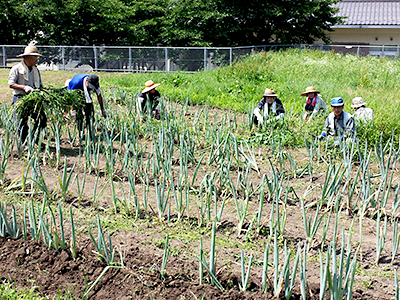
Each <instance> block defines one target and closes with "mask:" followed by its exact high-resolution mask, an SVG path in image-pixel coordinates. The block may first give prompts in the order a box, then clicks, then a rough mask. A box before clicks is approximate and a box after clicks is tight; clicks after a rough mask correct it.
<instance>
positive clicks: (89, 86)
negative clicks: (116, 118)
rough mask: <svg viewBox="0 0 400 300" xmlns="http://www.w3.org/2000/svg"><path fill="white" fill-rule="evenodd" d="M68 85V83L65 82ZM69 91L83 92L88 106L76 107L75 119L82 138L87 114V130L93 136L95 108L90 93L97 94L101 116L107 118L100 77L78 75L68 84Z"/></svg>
mask: <svg viewBox="0 0 400 300" xmlns="http://www.w3.org/2000/svg"><path fill="white" fill-rule="evenodd" d="M65 83H67V81H66V82H65ZM67 89H68V90H70V91H72V90H81V91H83V93H84V95H85V99H86V105H85V106H84V107H83V108H81V107H75V108H74V109H75V111H76V115H75V119H76V122H77V125H78V130H79V134H80V137H81V138H82V136H83V112H82V110H83V111H84V113H85V120H86V129H87V130H88V131H89V133H90V134H92V130H91V129H92V126H91V123H93V116H94V108H93V101H92V98H91V97H90V91H91V90H94V91H95V92H96V96H97V101H98V102H99V105H100V109H101V115H102V116H103V117H104V118H105V117H106V116H107V114H106V111H105V109H104V105H103V96H102V95H101V89H100V83H99V76H97V75H89V74H77V75H75V76H74V77H72V79H71V80H70V81H69V82H68V87H67Z"/></svg>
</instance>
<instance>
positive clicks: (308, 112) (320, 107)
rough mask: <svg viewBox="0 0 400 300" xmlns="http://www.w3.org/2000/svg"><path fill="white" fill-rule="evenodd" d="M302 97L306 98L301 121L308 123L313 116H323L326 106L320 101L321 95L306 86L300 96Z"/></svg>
mask: <svg viewBox="0 0 400 300" xmlns="http://www.w3.org/2000/svg"><path fill="white" fill-rule="evenodd" d="M301 95H302V96H303V97H307V99H306V105H305V107H304V110H305V112H304V115H303V120H304V121H306V120H307V119H308V121H310V120H311V118H312V117H313V116H316V115H318V114H319V113H321V114H323V113H324V110H325V109H326V107H327V106H326V104H325V102H324V100H322V97H321V95H319V91H317V90H315V88H314V87H313V86H308V87H307V88H306V91H305V92H304V93H302V94H301Z"/></svg>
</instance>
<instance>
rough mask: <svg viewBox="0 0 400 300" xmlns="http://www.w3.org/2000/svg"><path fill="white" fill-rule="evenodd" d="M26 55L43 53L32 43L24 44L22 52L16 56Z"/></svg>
mask: <svg viewBox="0 0 400 300" xmlns="http://www.w3.org/2000/svg"><path fill="white" fill-rule="evenodd" d="M28 55H32V56H43V55H41V54H39V51H38V49H37V48H36V47H35V46H33V45H29V46H26V47H25V49H24V53H22V54H20V55H18V57H24V56H28Z"/></svg>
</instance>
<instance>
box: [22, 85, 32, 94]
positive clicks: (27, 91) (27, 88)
mask: <svg viewBox="0 0 400 300" xmlns="http://www.w3.org/2000/svg"><path fill="white" fill-rule="evenodd" d="M24 91H25V93H27V94H29V93H31V92H33V87H31V86H29V85H26V86H24Z"/></svg>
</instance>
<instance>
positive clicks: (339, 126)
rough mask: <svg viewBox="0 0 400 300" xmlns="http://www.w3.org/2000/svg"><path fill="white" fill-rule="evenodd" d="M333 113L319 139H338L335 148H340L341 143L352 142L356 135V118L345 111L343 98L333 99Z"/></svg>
mask: <svg viewBox="0 0 400 300" xmlns="http://www.w3.org/2000/svg"><path fill="white" fill-rule="evenodd" d="M331 107H332V112H331V113H330V114H329V115H328V117H327V118H326V120H325V126H324V130H323V131H322V133H321V134H320V135H319V136H318V139H324V138H326V137H333V138H336V141H335V142H334V146H339V145H340V142H341V141H345V140H348V139H349V140H352V139H353V138H354V137H355V134H356V126H355V123H354V118H353V116H352V115H351V114H349V113H348V112H345V111H343V107H344V103H343V99H342V97H335V98H332V99H331Z"/></svg>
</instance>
